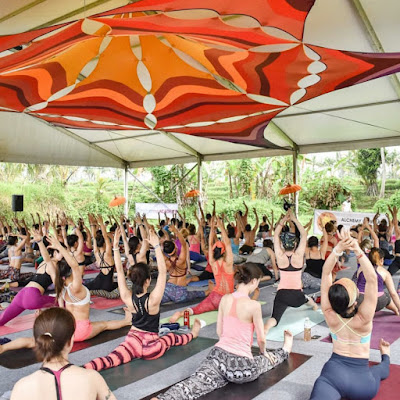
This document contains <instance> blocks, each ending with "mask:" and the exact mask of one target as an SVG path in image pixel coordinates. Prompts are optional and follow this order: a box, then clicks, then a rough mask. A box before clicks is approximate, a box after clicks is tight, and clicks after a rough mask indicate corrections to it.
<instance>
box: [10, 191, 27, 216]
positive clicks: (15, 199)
mask: <svg viewBox="0 0 400 400" xmlns="http://www.w3.org/2000/svg"><path fill="white" fill-rule="evenodd" d="M11 204H12V210H13V212H17V211H24V196H23V195H22V194H13V195H12V201H11Z"/></svg>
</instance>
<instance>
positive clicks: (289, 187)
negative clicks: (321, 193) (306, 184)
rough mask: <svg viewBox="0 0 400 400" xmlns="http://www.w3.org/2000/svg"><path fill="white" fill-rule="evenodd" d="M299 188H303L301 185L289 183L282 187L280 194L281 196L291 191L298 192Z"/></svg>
mask: <svg viewBox="0 0 400 400" xmlns="http://www.w3.org/2000/svg"><path fill="white" fill-rule="evenodd" d="M299 190H301V186H299V185H296V184H293V185H289V184H287V185H286V186H285V187H284V188H283V189H281V190H280V191H279V194H280V195H281V196H283V195H285V194H290V193H296V192H298V191H299Z"/></svg>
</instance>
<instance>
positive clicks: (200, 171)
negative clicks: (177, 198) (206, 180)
mask: <svg viewBox="0 0 400 400" xmlns="http://www.w3.org/2000/svg"><path fill="white" fill-rule="evenodd" d="M202 165H203V159H202V158H201V157H198V159H197V188H198V190H199V192H200V196H201V193H202V192H203V168H202Z"/></svg>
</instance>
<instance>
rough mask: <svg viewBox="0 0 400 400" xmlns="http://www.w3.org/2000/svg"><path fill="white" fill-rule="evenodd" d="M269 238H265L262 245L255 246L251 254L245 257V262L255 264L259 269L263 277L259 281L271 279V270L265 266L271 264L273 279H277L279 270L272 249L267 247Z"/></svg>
mask: <svg viewBox="0 0 400 400" xmlns="http://www.w3.org/2000/svg"><path fill="white" fill-rule="evenodd" d="M269 242H270V241H269V240H268V239H265V240H264V241H263V247H262V248H261V249H260V248H256V249H255V250H254V251H253V253H252V254H250V255H249V256H248V257H247V260H246V263H253V264H257V266H258V268H260V269H261V271H262V273H263V275H264V276H263V277H262V278H261V281H269V280H270V279H272V272H271V271H270V270H269V269H268V268H267V266H269V265H272V268H273V270H274V275H275V280H278V279H279V272H278V268H277V266H276V259H275V253H274V251H273V250H272V249H271V248H270V247H269Z"/></svg>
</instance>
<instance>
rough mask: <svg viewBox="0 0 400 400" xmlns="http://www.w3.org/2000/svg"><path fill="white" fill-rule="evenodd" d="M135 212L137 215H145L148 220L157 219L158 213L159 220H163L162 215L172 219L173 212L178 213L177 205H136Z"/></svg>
mask: <svg viewBox="0 0 400 400" xmlns="http://www.w3.org/2000/svg"><path fill="white" fill-rule="evenodd" d="M135 210H136V212H137V213H139V214H146V217H147V218H148V219H158V213H160V214H161V215H160V217H161V219H164V213H166V214H167V216H168V217H169V218H172V217H173V214H172V213H173V212H174V211H178V204H177V203H173V204H171V203H166V204H164V203H136V204H135Z"/></svg>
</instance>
